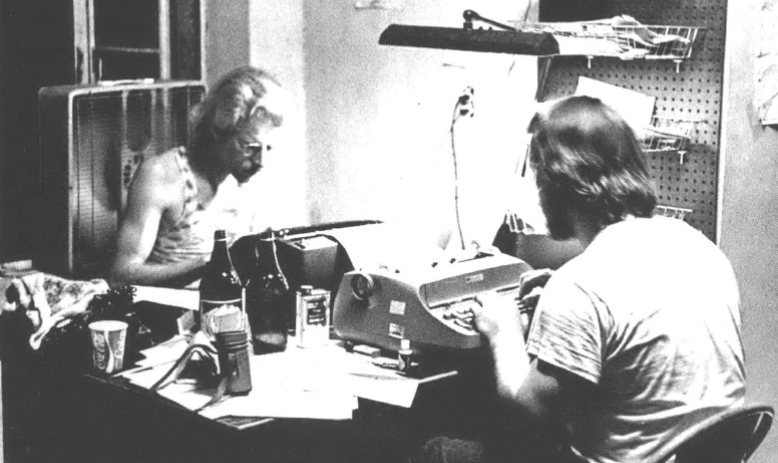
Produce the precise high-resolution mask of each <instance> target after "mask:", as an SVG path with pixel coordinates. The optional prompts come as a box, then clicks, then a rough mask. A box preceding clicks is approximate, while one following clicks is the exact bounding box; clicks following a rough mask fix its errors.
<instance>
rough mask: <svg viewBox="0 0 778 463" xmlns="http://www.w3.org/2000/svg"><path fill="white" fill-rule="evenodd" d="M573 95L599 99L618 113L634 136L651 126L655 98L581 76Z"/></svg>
mask: <svg viewBox="0 0 778 463" xmlns="http://www.w3.org/2000/svg"><path fill="white" fill-rule="evenodd" d="M575 94H576V95H586V96H590V97H593V98H599V99H600V101H602V102H603V103H605V104H606V105H608V106H610V107H611V108H613V109H614V110H615V111H616V112H617V113H619V114H620V115H621V117H623V118H624V120H625V121H626V122H627V124H629V125H630V127H632V130H634V131H635V133H636V134H640V133H643V131H644V130H645V128H646V127H649V126H651V117H652V116H653V114H654V105H655V104H656V97H653V96H648V95H646V94H644V93H640V92H636V91H634V90H630V89H627V88H623V87H618V86H616V85H611V84H609V83H606V82H602V81H599V80H594V79H590V78H588V77H583V76H580V77H579V78H578V87H577V88H576V90H575Z"/></svg>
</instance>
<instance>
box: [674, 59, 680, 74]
mask: <svg viewBox="0 0 778 463" xmlns="http://www.w3.org/2000/svg"><path fill="white" fill-rule="evenodd" d="M673 62H674V63H675V73H676V74H678V73H679V72H681V60H679V59H674V60H673Z"/></svg>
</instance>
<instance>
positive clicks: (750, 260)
mask: <svg viewBox="0 0 778 463" xmlns="http://www.w3.org/2000/svg"><path fill="white" fill-rule="evenodd" d="M761 3H762V2H761V1H747V2H737V1H730V2H729V5H728V17H727V44H726V57H727V63H726V68H727V70H728V75H727V76H726V77H725V81H724V111H723V121H722V127H723V130H722V132H723V133H722V142H721V149H722V153H723V160H722V166H723V169H722V171H723V172H722V173H721V174H722V178H721V180H720V189H721V193H720V194H719V198H720V213H719V215H720V232H719V237H720V239H719V241H720V246H721V249H722V250H723V251H724V252H725V253H726V254H727V255H728V256H729V257H730V259H731V260H732V264H733V266H734V268H735V272H736V273H737V276H738V279H739V281H740V290H741V295H742V309H743V313H744V322H743V323H744V337H745V339H744V343H745V348H746V367H747V380H748V387H749V392H748V395H749V398H750V399H751V400H753V401H760V402H766V403H769V404H771V405H772V406H773V407H777V408H778V381H776V379H775V378H776V375H775V373H776V364H778V343H776V342H775V333H776V332H778V317H776V311H778V298H777V297H776V295H778V271H777V270H776V265H775V259H776V256H778V228H776V227H775V217H778V188H776V179H777V178H778V130H777V128H764V127H762V126H761V125H760V124H759V122H758V119H757V116H756V111H755V106H754V104H753V100H754V95H755V88H756V87H755V83H756V77H755V56H756V54H757V51H758V43H759V35H758V33H754V31H758V26H759V23H760V21H759V19H760V12H759V7H760V6H761ZM773 46H774V44H773ZM776 455H778V429H775V428H774V429H773V430H772V431H771V433H770V434H769V435H768V436H767V438H766V440H765V443H764V444H762V447H761V448H760V449H759V450H758V452H757V453H756V455H755V456H754V458H753V459H752V460H751V461H752V462H754V463H767V462H769V461H772V460H774V459H775V458H774V457H775V456H776Z"/></svg>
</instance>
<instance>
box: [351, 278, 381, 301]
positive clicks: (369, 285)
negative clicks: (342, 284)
mask: <svg viewBox="0 0 778 463" xmlns="http://www.w3.org/2000/svg"><path fill="white" fill-rule="evenodd" d="M374 290H375V282H373V278H372V277H371V276H370V275H367V274H365V273H357V274H356V275H354V276H353V277H351V292H352V293H353V294H354V297H355V298H357V299H359V300H360V301H366V300H367V299H368V298H369V297H370V296H372V295H373V291H374Z"/></svg>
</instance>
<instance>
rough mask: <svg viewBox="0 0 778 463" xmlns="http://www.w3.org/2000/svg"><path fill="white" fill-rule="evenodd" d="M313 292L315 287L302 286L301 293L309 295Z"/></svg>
mask: <svg viewBox="0 0 778 463" xmlns="http://www.w3.org/2000/svg"><path fill="white" fill-rule="evenodd" d="M311 291H313V286H311V285H300V292H301V293H303V294H308V293H310V292H311Z"/></svg>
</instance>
